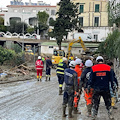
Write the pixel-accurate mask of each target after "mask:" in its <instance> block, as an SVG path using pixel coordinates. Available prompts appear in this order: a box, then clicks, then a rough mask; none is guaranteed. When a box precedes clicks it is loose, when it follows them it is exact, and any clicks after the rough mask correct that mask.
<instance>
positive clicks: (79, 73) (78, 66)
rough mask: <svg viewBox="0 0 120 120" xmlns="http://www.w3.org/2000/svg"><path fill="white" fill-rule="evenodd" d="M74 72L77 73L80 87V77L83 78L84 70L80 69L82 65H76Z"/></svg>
mask: <svg viewBox="0 0 120 120" xmlns="http://www.w3.org/2000/svg"><path fill="white" fill-rule="evenodd" d="M74 70H75V71H76V72H77V77H78V85H79V81H80V76H81V74H82V70H81V69H80V65H76V66H75V69H74Z"/></svg>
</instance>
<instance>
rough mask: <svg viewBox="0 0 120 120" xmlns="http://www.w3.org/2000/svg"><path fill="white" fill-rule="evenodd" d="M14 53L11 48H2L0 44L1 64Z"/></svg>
mask: <svg viewBox="0 0 120 120" xmlns="http://www.w3.org/2000/svg"><path fill="white" fill-rule="evenodd" d="M14 55H15V52H14V51H12V50H8V49H4V48H3V47H2V46H0V63H1V64H3V62H4V61H6V60H11V59H12V58H13V57H14Z"/></svg>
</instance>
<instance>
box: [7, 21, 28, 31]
mask: <svg viewBox="0 0 120 120" xmlns="http://www.w3.org/2000/svg"><path fill="white" fill-rule="evenodd" d="M23 29H24V33H26V29H27V24H26V23H24V22H18V23H17V22H16V21H13V20H12V21H10V26H9V27H8V31H9V32H11V33H14V32H16V33H23Z"/></svg>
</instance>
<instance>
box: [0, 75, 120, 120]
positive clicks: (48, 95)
mask: <svg viewBox="0 0 120 120" xmlns="http://www.w3.org/2000/svg"><path fill="white" fill-rule="evenodd" d="M62 99H63V96H62V95H58V81H57V77H56V76H55V75H54V76H53V77H52V78H51V81H47V82H45V78H43V79H42V82H39V81H37V80H36V79H32V80H27V81H20V82H13V83H6V84H0V120H69V119H68V117H66V118H62ZM117 107H118V109H117V110H113V113H114V116H115V120H120V115H119V111H120V103H119V102H118V103H117ZM79 110H80V111H81V115H80V114H77V115H74V118H71V119H70V120H90V118H88V117H87V109H86V106H85V100H84V97H83V94H82V96H81V100H80V103H79ZM97 120H108V117H107V111H106V109H105V106H104V103H103V101H102V102H101V104H100V109H99V113H98V117H97Z"/></svg>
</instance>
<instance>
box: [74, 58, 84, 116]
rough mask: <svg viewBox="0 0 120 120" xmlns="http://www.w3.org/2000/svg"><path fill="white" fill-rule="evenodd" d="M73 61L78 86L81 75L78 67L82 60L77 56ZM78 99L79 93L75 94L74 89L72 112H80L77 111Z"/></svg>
mask: <svg viewBox="0 0 120 120" xmlns="http://www.w3.org/2000/svg"><path fill="white" fill-rule="evenodd" d="M75 63H76V66H75V69H74V70H75V72H77V77H78V86H79V81H80V76H81V73H82V70H81V69H80V64H81V63H82V60H81V59H79V58H77V59H76V60H75ZM79 100H80V95H77V94H76V91H75V97H74V114H80V112H79V111H78V103H79Z"/></svg>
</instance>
